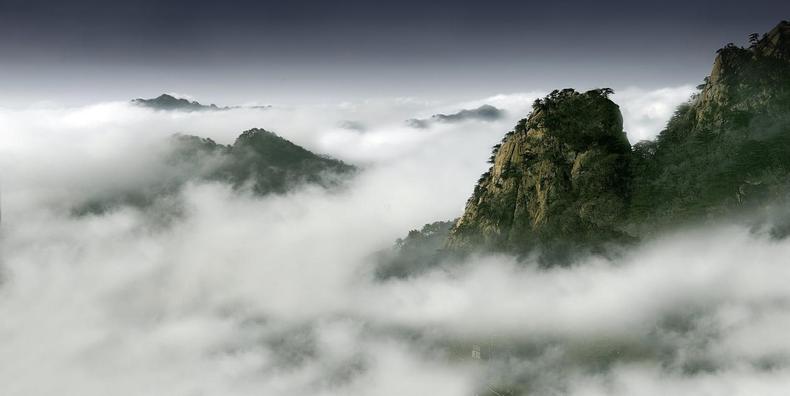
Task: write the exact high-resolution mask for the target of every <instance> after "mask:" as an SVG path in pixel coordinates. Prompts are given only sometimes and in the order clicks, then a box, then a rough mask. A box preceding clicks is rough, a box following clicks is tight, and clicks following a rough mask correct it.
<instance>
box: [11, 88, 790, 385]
mask: <svg viewBox="0 0 790 396" xmlns="http://www.w3.org/2000/svg"><path fill="white" fill-rule="evenodd" d="M690 92H691V90H690V88H689V87H678V88H672V89H664V90H658V91H644V90H638V89H631V90H628V91H624V92H623V93H621V94H617V95H616V96H615V98H614V100H615V101H617V102H618V103H619V104H620V106H621V109H622V111H623V114H624V119H625V127H626V130H627V131H628V132H629V138H630V139H631V140H632V141H638V140H640V139H644V138H650V137H652V136H654V135H655V134H656V133H657V132H658V131H659V130H660V127H661V125H662V124H663V123H665V122H666V120H667V119H668V118H669V117H670V116H671V113H672V111H673V109H674V107H675V106H676V105H677V104H679V103H681V102H683V101H684V100H686V98H687V96H688V95H687V93H690ZM540 95H541V93H525V94H513V95H500V96H495V97H490V98H484V99H481V100H477V101H468V102H463V103H439V102H425V101H419V100H415V99H392V100H377V101H369V102H359V103H342V104H335V105H326V106H306V107H279V106H273V107H271V108H268V109H263V110H262V109H235V110H228V111H217V112H193V113H180V112H160V111H152V110H149V109H145V108H141V107H135V106H132V105H130V104H128V103H102V104H96V105H91V106H85V107H80V108H47V107H43V108H42V107H39V108H29V109H21V110H19V109H17V110H9V109H0V172H1V173H0V176H1V177H2V180H1V182H2V230H1V231H0V232H2V236H1V238H2V240H1V241H0V249H2V251H0V254H1V255H2V256H0V260H1V261H0V317H1V318H3V319H2V320H0V394H2V395H8V396H17V395H19V396H22V395H24V396H37V395H42V396H45V395H47V396H48V395H58V396H64V395H79V396H93V395H96V396H99V395H102V396H103V395H107V394H112V395H120V396H125V395H130V396H131V395H177V396H181V395H184V396H192V395H195V396H198V395H429V394H430V395H475V394H487V393H486V392H490V393H488V394H497V393H496V392H498V393H499V394H507V392H510V391H513V392H524V393H526V394H536V395H634V394H640V395H669V394H673V395H680V394H694V395H755V394H759V395H783V394H786V390H787V389H790V341H788V337H787V335H786V334H785V333H786V329H788V328H790V288H788V287H787V285H788V284H790V265H788V262H787V257H790V242H788V241H786V240H776V239H772V238H770V237H769V236H768V235H767V234H766V233H763V232H761V230H759V229H755V228H749V227H746V226H744V225H740V224H739V223H736V222H731V223H728V222H722V223H721V224H718V225H707V226H705V227H704V228H703V227H700V228H688V229H683V230H677V231H675V232H673V233H668V234H666V235H662V236H659V237H656V238H654V239H651V240H648V241H645V242H644V243H642V244H641V245H639V246H636V247H634V248H632V249H630V250H628V251H626V252H624V253H623V254H622V256H620V257H618V258H617V259H614V260H604V259H601V258H589V259H587V260H583V261H582V262H580V263H578V264H577V265H574V266H572V267H567V268H556V269H549V270H546V269H538V268H537V266H535V265H533V264H532V263H529V262H527V263H523V262H522V263H519V262H517V261H516V260H515V259H514V258H512V257H507V256H499V255H498V256H476V257H472V258H469V259H467V260H466V261H465V262H464V263H459V265H456V266H452V267H450V268H452V269H451V270H446V269H445V270H437V271H434V272H429V273H427V274H424V275H421V276H419V277H414V278H409V279H400V280H392V281H386V282H382V281H376V280H374V277H373V276H372V275H371V273H372V270H373V266H374V265H375V263H374V260H373V257H375V253H376V252H377V251H380V250H382V249H388V248H390V247H391V246H392V244H393V242H394V240H395V239H396V238H398V237H402V236H404V235H405V234H406V232H407V231H408V230H410V229H413V228H418V227H420V226H421V225H422V224H424V223H428V222H432V221H436V220H447V219H452V218H455V217H457V216H458V215H460V213H461V211H462V210H463V205H464V203H465V201H466V199H467V198H468V196H469V194H470V193H471V190H472V188H473V184H474V181H475V180H477V177H478V176H479V174H480V173H482V172H484V171H485V170H486V168H487V164H486V163H485V160H486V158H488V155H489V153H490V149H491V146H492V145H494V144H496V143H497V142H498V141H499V140H500V139H501V137H502V136H503V134H504V133H505V132H506V131H508V130H510V129H511V128H512V127H513V125H514V124H515V122H516V121H517V120H518V119H520V118H523V117H524V116H526V114H527V113H528V111H529V107H530V105H531V103H532V101H533V100H534V99H535V98H536V97H538V96H540ZM483 104H489V105H493V106H495V107H497V108H499V109H501V110H504V112H505V113H504V114H505V116H504V117H503V118H501V119H499V120H493V121H491V120H488V121H483V120H468V121H465V122H457V123H435V124H431V125H430V126H429V127H427V128H412V127H410V126H409V125H408V124H407V123H405V120H408V119H429V118H430V116H431V115H433V114H437V113H443V114H451V113H455V112H458V111H459V110H461V109H475V108H478V107H479V106H481V105H483ZM349 125H353V126H354V127H353V128H351V127H349ZM253 127H261V128H266V129H268V130H271V131H274V132H276V133H278V134H280V135H281V136H283V137H285V138H287V139H289V140H292V141H293V142H295V143H297V144H300V145H303V146H304V147H307V148H309V149H311V150H313V151H315V152H320V153H326V154H329V155H332V156H335V157H337V158H340V159H342V160H344V161H347V162H350V163H354V164H356V165H358V166H360V167H361V169H362V171H361V172H360V173H359V174H358V175H356V176H355V177H354V178H353V179H352V180H350V181H349V185H348V186H347V188H344V189H341V190H335V191H327V190H324V189H321V188H317V187H314V186H303V187H300V188H298V189H296V190H294V191H291V192H289V193H288V194H285V195H275V196H268V197H263V198H261V197H256V196H253V195H250V194H248V193H246V192H244V191H236V190H233V189H231V188H230V187H229V186H226V185H223V184H220V183H190V184H187V185H186V186H185V187H184V188H183V189H181V190H180V191H179V192H178V193H177V195H176V196H175V197H173V196H168V197H166V198H163V199H166V200H176V201H178V205H176V206H177V207H178V208H179V210H178V211H177V213H168V211H167V208H169V207H171V206H169V205H167V204H163V205H158V206H155V207H156V211H155V213H151V211H152V210H153V209H150V208H147V209H146V208H135V207H119V208H117V209H115V210H113V211H109V212H106V213H102V214H92V215H83V216H75V215H74V214H73V212H72V211H71V209H72V208H73V206H74V205H78V204H80V203H81V202H84V201H85V200H86V199H90V198H91V197H93V196H96V195H97V194H99V195H100V194H105V193H107V192H108V191H114V190H118V189H128V188H130V187H132V188H134V187H138V186H139V187H140V188H143V187H144V186H146V185H148V184H150V183H151V182H153V181H155V180H157V179H159V178H162V177H167V172H168V169H167V166H166V164H165V163H164V162H163V161H162V160H161V157H162V154H163V152H164V150H165V149H164V147H166V145H165V144H164V143H163V142H164V141H165V140H166V139H167V137H168V136H169V135H170V134H172V133H176V132H180V133H189V134H195V135H199V136H204V137H210V138H212V139H214V140H216V141H218V142H220V143H225V144H228V143H232V142H233V140H234V138H235V137H236V136H237V135H238V134H239V133H240V132H242V131H243V130H246V129H250V128H253ZM631 131H636V132H631ZM163 208H164V209H163ZM168 216H170V218H168V219H167V221H163V217H165V218H167V217H168ZM476 345H477V346H479V347H480V351H481V355H482V357H483V359H480V360H477V359H472V350H473V348H474V347H475V346H476Z"/></svg>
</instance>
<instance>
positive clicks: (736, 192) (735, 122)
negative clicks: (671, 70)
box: [629, 21, 790, 230]
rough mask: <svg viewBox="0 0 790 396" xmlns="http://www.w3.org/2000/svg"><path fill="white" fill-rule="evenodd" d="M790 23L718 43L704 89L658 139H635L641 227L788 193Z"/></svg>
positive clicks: (636, 219)
mask: <svg viewBox="0 0 790 396" xmlns="http://www.w3.org/2000/svg"><path fill="white" fill-rule="evenodd" d="M789 43H790V24H789V23H788V22H785V21H783V22H781V23H780V24H779V25H778V26H777V27H775V28H774V29H772V30H771V31H770V32H769V33H768V34H766V35H764V36H763V38H762V39H759V40H754V41H753V43H752V46H751V47H750V48H739V47H736V46H734V45H728V46H726V47H724V48H722V49H720V50H719V51H718V54H717V56H716V60H715V62H714V65H713V70H712V71H711V75H710V77H708V78H706V79H705V82H704V83H703V84H702V85H700V87H699V88H700V92H699V93H698V94H697V95H695V96H694V97H693V98H692V99H691V100H690V101H689V103H687V104H685V105H683V106H680V107H679V108H678V109H677V111H676V112H675V115H674V116H673V117H672V119H671V120H670V121H669V123H668V124H667V127H666V129H665V130H664V131H662V132H661V134H660V135H659V136H658V138H657V139H656V140H655V141H651V142H641V143H639V144H637V145H636V146H635V147H634V155H633V161H632V163H633V170H632V174H633V188H632V189H633V194H632V195H633V198H632V205H631V207H630V213H629V216H630V217H631V220H632V223H633V224H634V225H637V227H635V229H637V230H638V229H644V224H652V223H659V224H667V223H670V224H671V223H673V222H677V221H679V220H684V219H693V218H699V217H713V216H718V215H720V214H722V213H732V212H733V211H734V210H738V209H741V208H748V207H754V206H759V205H762V204H763V203H765V202H767V201H772V200H777V199H785V197H786V195H787V192H788V175H790V44H789Z"/></svg>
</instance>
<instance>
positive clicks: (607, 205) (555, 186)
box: [447, 89, 630, 252]
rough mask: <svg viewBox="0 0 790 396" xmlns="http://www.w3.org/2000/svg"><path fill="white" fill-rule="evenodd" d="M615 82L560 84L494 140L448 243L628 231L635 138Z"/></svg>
mask: <svg viewBox="0 0 790 396" xmlns="http://www.w3.org/2000/svg"><path fill="white" fill-rule="evenodd" d="M610 92H611V91H610V90H606V89H601V90H593V91H588V92H585V93H579V92H576V91H574V90H572V89H566V90H562V91H555V92H553V93H551V94H550V95H549V96H547V97H546V98H545V99H543V100H538V101H536V102H535V104H534V105H533V112H532V114H531V115H530V116H529V117H528V118H527V119H524V120H521V121H520V122H519V123H518V125H517V126H516V128H515V130H513V131H511V132H508V134H507V135H506V136H505V138H504V139H503V140H502V143H501V144H500V145H497V146H495V147H494V152H493V155H492V158H491V162H492V163H493V164H492V166H491V169H490V170H489V171H488V172H486V173H485V174H483V176H482V177H481V179H480V180H479V181H478V184H477V186H475V189H474V193H473V195H472V197H471V198H470V199H469V201H468V202H467V205H466V209H465V211H464V214H463V216H462V217H461V218H460V220H459V221H458V222H457V224H456V225H455V227H454V228H453V230H452V231H451V233H450V236H449V238H448V241H447V248H449V249H454V250H459V249H460V250H466V249H476V248H485V249H488V250H503V251H510V252H526V251H528V250H531V249H534V248H536V247H547V246H549V245H555V244H557V243H560V242H561V243H562V244H563V245H565V244H569V245H574V246H591V245H594V244H595V243H596V242H598V241H602V240H608V239H610V238H615V237H617V236H619V235H620V232H619V231H618V230H617V229H616V226H617V225H618V224H619V222H620V221H621V217H622V215H623V213H624V212H625V210H624V209H625V205H626V194H627V189H626V188H627V180H628V174H627V172H628V169H629V167H628V160H629V155H630V145H629V143H628V140H627V138H626V135H625V132H623V121H622V116H621V115H620V110H619V108H618V106H617V105H616V104H614V103H613V102H612V101H611V100H609V99H608V97H607V96H608V94H609V93H610Z"/></svg>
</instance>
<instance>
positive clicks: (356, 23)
mask: <svg viewBox="0 0 790 396" xmlns="http://www.w3.org/2000/svg"><path fill="white" fill-rule="evenodd" d="M788 16H790V2H786V1H780V0H756V1H750V2H743V1H740V2H734V1H698V2H689V1H678V0H669V1H660V2H647V3H646V2H632V1H609V2H590V1H542V2H534V1H525V0H518V1H515V0H513V1H497V0H494V1H485V2H481V1H477V2H457V1H456V2H453V1H445V0H437V1H430V2H428V1H415V0H402V1H397V2H396V1H390V2H386V3H385V2H373V1H361V0H349V1H342V2H340V1H334V2H330V1H299V0H295V1H287V2H286V1H248V0H242V1H221V2H220V1H205V0H191V1H181V0H177V1H155V0H141V1H133V2H130V1H123V2H120V1H99V0H76V1H69V2H56V1H42V0H0V54H2V56H0V71H2V73H0V87H2V89H0V106H13V107H16V106H20V105H21V106H25V105H29V104H33V103H37V102H41V101H55V102H58V103H64V104H84V103H89V102H94V101H97V100H125V99H128V98H132V97H138V96H140V97H150V96H155V95H156V94H158V93H160V92H183V93H187V94H191V95H193V96H196V97H198V98H199V99H201V100H204V101H208V102H218V103H221V104H235V103H245V102H261V103H283V102H297V103H303V102H306V101H312V102H320V101H324V100H359V99H361V98H370V97H392V96H416V97H422V98H437V99H447V98H450V97H452V98H455V99H458V98H463V97H467V98H471V97H480V96H485V95H493V94H497V93H509V92H525V91H535V90H538V91H539V90H550V89H554V88H561V87H567V86H573V87H578V88H588V87H594V86H610V87H614V88H615V89H623V88H627V87H632V86H637V87H640V88H646V89H653V88H660V87H667V86H679V85H683V84H694V83H697V82H699V81H700V80H701V79H702V78H703V77H704V76H705V75H706V74H708V72H709V70H710V65H711V62H712V60H713V56H714V52H715V50H716V49H717V48H719V47H721V46H722V45H724V44H726V43H727V42H735V43H739V44H742V43H744V42H745V40H746V37H747V35H748V34H749V33H752V32H765V31H767V30H769V29H770V28H771V27H773V26H774V25H775V24H776V23H777V22H778V21H779V20H781V19H783V18H785V19H786V18H788Z"/></svg>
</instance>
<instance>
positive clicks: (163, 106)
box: [131, 94, 271, 111]
mask: <svg viewBox="0 0 790 396" xmlns="http://www.w3.org/2000/svg"><path fill="white" fill-rule="evenodd" d="M131 103H132V104H134V105H137V106H142V107H147V108H150V109H154V110H164V111H218V110H232V109H242V108H244V109H267V108H270V107H271V106H268V105H267V106H222V107H220V106H217V105H215V104H213V103H211V104H209V105H204V104H201V103H200V102H198V101H194V100H192V101H191V100H188V99H184V98H177V97H175V96H172V95H169V94H162V95H159V96H157V97H156V98H152V99H142V98H137V99H132V101H131Z"/></svg>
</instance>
